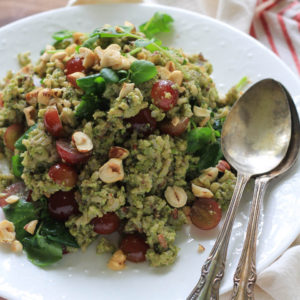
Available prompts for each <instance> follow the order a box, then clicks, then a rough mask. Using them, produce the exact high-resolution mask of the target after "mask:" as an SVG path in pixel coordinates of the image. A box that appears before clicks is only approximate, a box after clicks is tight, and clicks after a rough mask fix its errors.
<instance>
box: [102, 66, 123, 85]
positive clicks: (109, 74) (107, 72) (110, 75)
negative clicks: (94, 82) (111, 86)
mask: <svg viewBox="0 0 300 300" xmlns="http://www.w3.org/2000/svg"><path fill="white" fill-rule="evenodd" d="M100 76H101V77H102V78H104V80H105V82H110V83H113V82H114V83H116V82H119V76H118V74H117V73H116V72H115V71H114V70H112V69H109V68H103V69H102V70H101V72H100Z"/></svg>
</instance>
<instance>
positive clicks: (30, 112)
mask: <svg viewBox="0 0 300 300" xmlns="http://www.w3.org/2000/svg"><path fill="white" fill-rule="evenodd" d="M23 112H24V115H25V118H26V122H27V125H28V126H29V127H30V126H32V125H34V124H35V121H34V119H35V108H34V107H33V106H28V107H25V108H24V109H23Z"/></svg>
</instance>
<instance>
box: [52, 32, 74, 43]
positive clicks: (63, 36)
mask: <svg viewBox="0 0 300 300" xmlns="http://www.w3.org/2000/svg"><path fill="white" fill-rule="evenodd" d="M73 33H74V31H69V30H60V31H57V32H55V33H54V34H53V35H52V38H53V39H54V40H57V41H62V40H65V39H69V38H71V37H73Z"/></svg>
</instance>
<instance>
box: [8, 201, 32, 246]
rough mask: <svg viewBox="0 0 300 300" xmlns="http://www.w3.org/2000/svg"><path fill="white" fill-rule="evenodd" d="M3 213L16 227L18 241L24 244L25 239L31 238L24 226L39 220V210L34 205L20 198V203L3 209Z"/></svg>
mask: <svg viewBox="0 0 300 300" xmlns="http://www.w3.org/2000/svg"><path fill="white" fill-rule="evenodd" d="M3 211H4V214H5V217H6V219H7V220H9V221H10V222H12V223H14V225H15V231H16V238H17V240H19V241H21V242H22V240H23V239H24V238H25V237H27V236H30V234H29V233H28V232H26V231H25V230H24V226H25V225H26V224H28V223H29V222H30V221H32V220H36V219H37V215H38V210H37V209H36V207H35V206H34V204H33V203H31V202H27V201H26V199H22V198H20V199H19V201H18V202H16V203H14V204H10V205H7V206H5V207H3Z"/></svg>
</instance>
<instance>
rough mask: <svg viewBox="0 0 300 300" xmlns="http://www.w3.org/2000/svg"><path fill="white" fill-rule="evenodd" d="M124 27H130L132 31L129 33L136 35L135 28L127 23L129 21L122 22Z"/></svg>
mask: <svg viewBox="0 0 300 300" xmlns="http://www.w3.org/2000/svg"><path fill="white" fill-rule="evenodd" d="M124 25H125V26H128V27H132V29H131V31H130V32H131V33H136V28H135V26H134V25H133V24H132V23H131V22H129V21H125V22H124Z"/></svg>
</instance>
